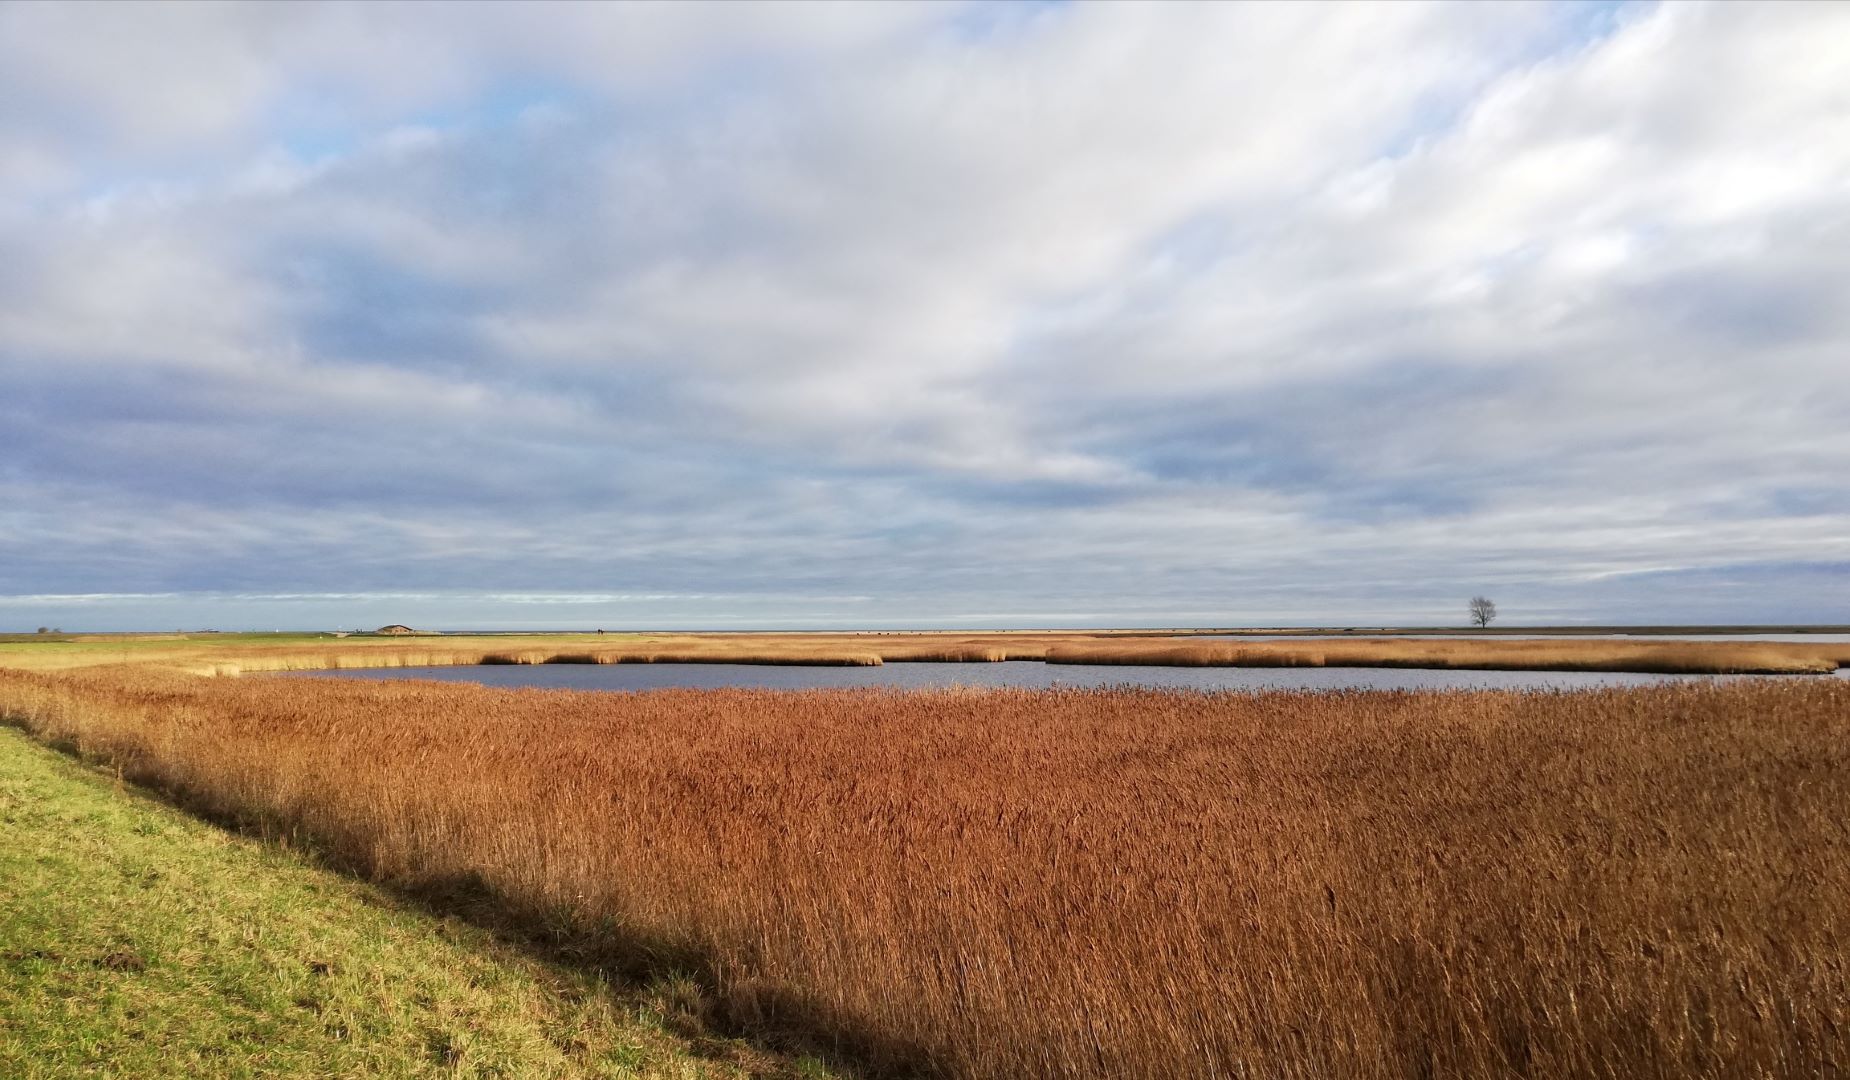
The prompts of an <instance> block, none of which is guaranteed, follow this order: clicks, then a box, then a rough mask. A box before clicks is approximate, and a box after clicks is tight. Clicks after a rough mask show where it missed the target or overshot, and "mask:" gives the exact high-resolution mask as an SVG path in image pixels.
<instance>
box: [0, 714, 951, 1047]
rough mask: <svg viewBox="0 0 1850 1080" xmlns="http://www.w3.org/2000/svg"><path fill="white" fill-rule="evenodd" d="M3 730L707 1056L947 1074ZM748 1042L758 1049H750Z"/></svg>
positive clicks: (804, 1002)
mask: <svg viewBox="0 0 1850 1080" xmlns="http://www.w3.org/2000/svg"><path fill="white" fill-rule="evenodd" d="M0 726H4V727H10V728H13V729H16V730H18V731H21V732H24V733H25V734H26V735H27V736H28V737H30V738H31V739H32V740H33V741H34V742H35V743H36V744H37V745H39V746H44V747H47V748H48V749H51V750H55V751H57V752H58V753H60V754H63V755H64V756H66V757H67V758H70V759H71V760H73V761H75V762H77V763H78V764H80V765H83V766H86V767H88V768H91V769H95V770H97V771H98V773H99V775H100V777H102V778H106V779H109V780H111V781H113V782H116V783H121V784H126V785H128V786H129V787H130V788H131V789H132V790H134V791H136V792H139V793H141V794H143V795H146V796H148V797H150V798H152V799H155V800H156V801H159V802H161V803H163V804H165V805H167V806H170V807H174V808H176V809H179V810H181V811H183V812H185V813H187V814H188V815H190V816H192V817H194V818H196V819H198V820H201V821H204V822H207V823H209V824H211V825H212V826H214V827H216V828H219V829H222V830H224V831H226V832H229V833H232V834H235V835H238V836H241V837H246V838H249V839H254V840H258V841H260V842H263V843H266V844H270V845H272V846H276V847H280V848H282V849H284V850H287V851H289V852H290V853H291V854H294V855H297V856H299V857H301V858H303V859H305V860H306V861H308V862H309V863H310V864H311V865H314V866H316V867H318V868H320V869H324V870H328V871H331V872H333V873H337V874H339V875H341V876H343V877H346V878H349V879H352V880H357V881H360V882H363V883H365V884H366V885H367V886H368V887H369V888H370V889H371V890H372V894H371V897H369V899H376V902H378V903H381V904H383V905H389V906H391V907H392V908H393V909H395V910H400V911H406V912H410V913H413V914H417V915H421V916H425V917H431V918H437V919H443V918H451V919H457V920H460V921H462V922H465V923H467V924H469V925H471V926H474V927H476V928H478V929H481V930H483V931H486V932H487V933H489V934H490V935H491V936H493V937H494V938H495V939H496V940H497V941H499V942H501V943H502V944H504V945H507V946H510V947H513V948H515V949H517V950H518V951H520V952H521V953H523V954H525V955H526V956H528V957H530V958H533V959H535V960H538V961H540V962H542V963H544V964H546V965H549V966H552V967H554V968H561V969H569V970H572V971H577V972H583V973H588V974H591V975H594V976H596V977H597V979H598V981H599V982H600V983H601V984H602V985H604V986H605V987H607V993H609V994H610V995H611V997H612V999H613V1004H618V1005H621V1006H624V1007H627V1008H630V1009H634V1010H639V1011H644V1012H653V1013H654V1014H655V1015H656V1016H657V1017H659V1021H660V1024H661V1026H662V1027H663V1028H665V1029H666V1030H668V1031H670V1032H672V1033H673V1034H675V1035H678V1036H680V1037H681V1038H682V1039H684V1040H686V1042H687V1044H688V1049H689V1051H690V1052H691V1053H693V1054H694V1055H696V1056H698V1057H701V1058H704V1059H706V1060H709V1061H713V1062H715V1063H723V1064H728V1065H732V1066H736V1067H741V1068H744V1069H746V1070H747V1071H749V1072H750V1073H751V1074H752V1075H754V1076H763V1077H771V1078H798V1077H812V1076H814V1075H815V1070H814V1068H813V1062H814V1061H820V1062H822V1063H825V1064H826V1065H827V1067H828V1068H829V1069H830V1070H832V1071H833V1072H835V1073H836V1074H838V1075H842V1076H850V1077H869V1078H872V1077H881V1078H885V1077H893V1078H913V1077H931V1076H936V1075H940V1074H941V1073H942V1071H943V1070H942V1069H941V1068H939V1067H938V1065H937V1063H936V1062H935V1061H934V1060H933V1058H932V1056H931V1055H930V1054H929V1053H928V1052H927V1051H926V1050H925V1049H924V1048H923V1047H921V1046H917V1045H914V1044H910V1043H907V1042H904V1041H901V1040H896V1039H891V1038H887V1037H883V1036H880V1035H877V1034H874V1033H871V1032H868V1031H865V1030H862V1029H861V1028H859V1027H858V1026H857V1025H856V1023H855V1022H854V1020H853V1018H851V1017H847V1016H843V1015H841V1014H840V1013H839V1012H837V1011H836V1010H832V1009H830V1008H829V1007H827V1006H826V1005H823V1004H821V1003H818V1002H816V1001H813V1000H811V999H809V998H806V997H805V996H804V995H802V994H800V993H798V992H796V991H795V990H793V989H792V988H789V987H785V986H780V985H776V984H773V983H771V982H768V981H763V980H745V981H743V982H737V983H735V984H734V985H732V986H728V987H722V986H721V981H720V979H719V977H718V963H717V958H716V957H714V956H713V955H711V954H710V953H708V952H706V951H704V950H701V949H698V948H692V947H689V946H688V945H687V944H685V943H682V942H671V941H668V940H665V939H661V938H656V937H651V936H648V935H644V934H638V933H636V932H634V931H631V930H627V929H619V928H617V927H615V926H614V925H600V926H595V927H587V926H584V925H582V923H577V922H573V921H570V920H567V919H565V918H562V917H561V916H560V915H559V914H558V913H556V912H546V911H539V910H535V909H533V908H532V907H530V906H528V905H523V904H521V903H518V902H516V901H514V900H512V899H510V898H508V897H506V896H504V895H502V894H500V893H498V892H497V891H496V890H495V889H493V888H492V887H490V886H489V885H488V884H487V883H485V882H484V881H483V880H482V879H481V878H480V877H479V876H477V875H474V874H465V875H457V876H451V877H441V878H431V879H426V880H423V881H420V882H418V883H415V884H405V883H400V882H391V881H381V880H378V879H376V878H374V877H372V876H371V875H370V874H369V873H367V867H366V866H365V865H364V864H363V863H362V862H360V861H358V860H353V859H347V858H342V857H340V856H339V855H337V854H335V853H333V852H332V851H330V850H329V849H327V848H325V847H324V846H322V844H321V843H320V842H319V841H320V838H317V837H313V836H309V835H306V834H304V833H303V832H301V831H300V830H299V829H298V828H296V826H295V825H294V824H293V823H291V822H288V821H286V820H282V819H280V818H276V817H270V816H263V817H259V818H252V817H249V816H247V815H237V814H228V813H225V812H223V811H222V810H221V809H220V808H219V807H217V806H215V805H213V804H212V803H211V802H210V800H208V799H205V798H203V797H200V796H197V795H194V794H192V793H191V792H188V791H186V790H184V789H177V788H174V787H172V786H171V785H167V784H163V783H161V782H159V780H158V778H156V777H152V776H148V775H142V774H141V770H137V769H135V768H133V767H132V766H128V767H120V766H119V763H118V762H115V761H113V760H111V759H109V758H107V757H103V756H98V755H94V754H90V753H88V752H86V751H85V750H84V749H83V748H82V747H81V746H80V745H78V744H77V743H76V742H74V741H73V740H71V739H63V738H61V739H43V738H40V737H39V735H38V734H37V733H36V732H34V731H33V729H32V728H31V727H30V726H29V725H28V724H27V723H26V722H24V721H23V720H21V719H20V718H18V717H14V716H0ZM741 1043H742V1044H744V1045H745V1046H746V1047H749V1048H750V1050H751V1051H754V1052H753V1053H749V1054H742V1053H741V1052H740V1046H739V1044H741ZM806 1059H810V1060H806Z"/></svg>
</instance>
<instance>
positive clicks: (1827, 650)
mask: <svg viewBox="0 0 1850 1080" xmlns="http://www.w3.org/2000/svg"><path fill="white" fill-rule="evenodd" d="M1839 656H1843V657H1844V658H1845V659H1847V660H1850V645H1845V644H1842V643H1816V644H1814V643H1791V644H1788V643H1784V642H1755V641H1674V640H1673V641H1662V642H1654V641H1615V640H1610V639H1599V640H1567V641H1558V640H1549V639H1539V638H1486V639H1462V640H1461V639H1450V638H1367V639H1359V640H1350V639H1340V640H1329V639H1318V640H1298V641H1253V642H1238V643H1235V642H1225V641H1202V640H1194V641H1189V640H1177V639H1171V640H1157V641H1151V640H1144V641H1137V640H1122V641H1113V642H1087V643H1079V644H1061V645H1055V646H1052V647H1050V648H1049V649H1048V650H1047V652H1046V654H1045V659H1046V661H1047V662H1048V663H1050V664H1152V665H1158V666H1169V667H1396V668H1452V669H1473V670H1518V671H1642V672H1658V673H1663V674H1683V675H1794V674H1818V673H1823V672H1830V671H1835V670H1837V667H1838V657H1839Z"/></svg>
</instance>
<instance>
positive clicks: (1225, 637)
mask: <svg viewBox="0 0 1850 1080" xmlns="http://www.w3.org/2000/svg"><path fill="white" fill-rule="evenodd" d="M1188 636H1189V637H1191V638H1202V639H1207V640H1211V641H1294V640H1296V641H1302V640H1307V639H1337V640H1340V639H1342V638H1405V639H1407V640H1409V641H1424V640H1428V639H1434V638H1436V639H1439V640H1442V641H1444V640H1452V639H1457V640H1459V641H1470V640H1477V641H1516V640H1520V639H1528V640H1548V641H1643V642H1653V641H1664V642H1670V641H1796V642H1800V643H1812V644H1829V643H1834V642H1850V634H1525V633H1521V632H1518V631H1507V632H1503V633H1494V634H1473V633H1469V632H1466V633H1460V634H1408V633H1406V632H1404V631H1393V630H1381V631H1372V630H1357V631H1356V632H1355V633H1352V634H1190V635H1188Z"/></svg>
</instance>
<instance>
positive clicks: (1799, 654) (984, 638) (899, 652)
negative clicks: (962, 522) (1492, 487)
mask: <svg viewBox="0 0 1850 1080" xmlns="http://www.w3.org/2000/svg"><path fill="white" fill-rule="evenodd" d="M112 641H114V642H116V643H120V644H121V645H122V648H120V649H111V648H109V647H108V645H109V644H111V643H112V642H109V641H103V640H101V639H97V640H94V641H91V642H88V643H85V644H69V643H63V642H47V643H43V644H34V645H31V646H27V645H9V646H5V650H6V651H0V667H23V668H31V669H36V670H59V669H65V668H73V667H84V666H95V665H100V664H110V663H122V662H124V661H128V660H135V661H138V662H141V663H158V664H162V665H165V666H169V667H173V668H176V669H178V670H183V671H189V672H193V673H195V674H220V675H235V674H239V673H242V672H259V671H303V670H319V669H324V668H362V667H432V666H454V665H470V664H546V663H568V664H646V663H663V664H665V663H715V664H824V665H844V664H845V665H865V664H881V663H901V662H908V661H913V662H918V661H936V662H945V663H985V662H996V661H1002V660H1047V661H1050V662H1053V663H1062V664H1162V665H1187V666H1209V667H1213V666H1245V667H1426V668H1501V669H1512V670H1552V671H1647V672H1668V673H1684V674H1704V673H1707V674H1727V673H1759V674H1785V673H1803V672H1827V671H1831V670H1833V669H1835V668H1836V667H1837V666H1838V665H1839V664H1840V663H1850V642H1842V641H1839V642H1831V641H1821V642H1760V641H1678V640H1675V639H1657V640H1653V639H1650V638H1639V639H1612V638H1585V639H1570V640H1550V639H1539V638H1511V637H1490V638H1468V639H1459V638H1436V637H1424V638H1393V637H1377V638H1323V639H1318V638H1296V639H1289V640H1273V641H1260V640H1251V639H1237V640H1215V639H1212V638H1202V637H1186V636H1176V635H1158V634H1149V633H1145V634H1137V633H1127V632H1103V631H1101V632H1086V633H1080V632H1070V633H1068V632H1052V631H1033V632H1009V633H973V634H961V633H904V634H844V633H831V634H622V635H619V634H611V635H598V634H543V635H542V634H536V635H493V636H467V635H457V636H444V637H434V636H433V637H416V638H403V637H400V638H392V637H349V638H335V637H332V636H325V637H307V636H304V637H300V638H293V639H291V638H283V639H281V640H274V641H272V640H266V639H262V638H256V639H251V638H237V639H230V640H212V639H198V638H194V639H185V640H156V639H131V638H128V637H124V638H122V639H112Z"/></svg>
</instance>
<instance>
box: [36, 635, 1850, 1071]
mask: <svg viewBox="0 0 1850 1080" xmlns="http://www.w3.org/2000/svg"><path fill="white" fill-rule="evenodd" d="M0 703H4V705H5V706H6V707H7V708H8V709H9V710H10V711H12V712H13V713H14V714H16V715H18V716H20V717H22V718H23V720H24V722H25V723H26V724H28V725H29V726H30V727H31V728H32V729H33V730H35V731H36V732H38V733H39V734H40V735H41V736H42V737H45V738H54V739H68V740H72V741H74V742H75V743H77V744H79V745H81V746H82V747H84V748H85V749H86V750H87V751H89V752H92V753H95V754H98V755H102V756H104V757H106V758H108V759H110V760H112V761H115V762H117V763H118V764H119V766H120V767H121V768H122V769H123V770H124V772H125V773H126V774H127V775H128V776H130V777H131V778H137V779H141V780H145V781H147V782H148V783H150V784H154V785H157V786H159V787H161V788H163V789H165V790H168V791H170V792H174V793H177V794H178V795H179V796H180V797H183V798H185V799H186V800H188V801H189V802H191V803H192V804H193V805H196V806H200V807H203V808H204V809H206V810H207V811H208V812H210V813H212V814H215V815H220V816H224V817H229V818H235V819H238V820H241V821H244V822H245V823H247V824H249V825H251V826H253V827H256V828H260V829H262V830H265V831H267V832H268V833H269V834H271V835H275V836H281V837H292V838H298V839H299V838H310V839H312V840H313V841H314V842H315V843H316V844H318V845H320V846H321V847H322V848H323V849H324V850H325V851H326V852H327V853H328V855H329V857H331V858H336V859H338V860H339V861H340V862H341V863H343V864H344V865H347V866H350V867H352V868H354V869H355V870H356V871H358V872H359V873H361V874H364V875H366V876H368V877H371V878H375V879H378V880H381V881H386V882H391V883H394V884H396V885H399V886H403V887H407V888H412V889H425V888H451V887H455V885H456V883H459V882H460V883H466V885H467V887H468V888H470V889H474V890H479V891H480V892H481V893H482V894H483V895H485V896H487V897H489V898H492V902H493V904H495V905H496V906H497V908H498V909H499V910H501V911H503V912H505V913H506V914H507V915H508V917H509V918H511V919H516V920H523V921H525V922H527V923H530V924H532V925H544V926H550V927H555V928H557V932H558V933H560V934H562V935H564V936H566V937H567V938H568V939H570V940H573V941H575V942H577V943H578V944H579V947H581V948H582V950H583V951H584V953H585V954H586V955H588V956H596V957H598V958H599V959H600V961H601V962H604V963H608V964H612V965H615V966H617V967H620V968H621V967H628V968H632V969H634V970H636V971H649V970H656V969H659V968H661V967H663V966H671V967H675V968H679V969H683V970H686V971H689V972H692V973H693V974H694V977H695V979H696V981H697V982H698V984H699V985H700V986H701V987H702V988H703V990H704V994H705V996H704V998H703V1002H704V1004H703V1008H705V1009H707V1010H709V1011H710V1012H711V1013H712V1015H714V1016H715V1017H716V1018H718V1020H719V1021H720V1022H722V1023H725V1024H728V1025H731V1026H732V1027H733V1028H735V1029H737V1030H742V1031H751V1032H756V1033H758V1034H760V1035H762V1036H764V1037H766V1038H771V1039H774V1040H792V1041H808V1042H820V1043H823V1044H828V1045H832V1046H835V1047H838V1048H840V1049H841V1050H842V1051H852V1052H853V1054H854V1055H856V1056H857V1057H858V1058H859V1059H860V1060H862V1061H863V1062H865V1063H867V1064H868V1066H869V1067H870V1068H871V1069H873V1070H875V1071H877V1072H881V1073H899V1072H904V1071H906V1070H910V1069H923V1070H928V1071H934V1072H938V1073H943V1074H947V1075H952V1076H960V1077H979V1076H981V1077H993V1076H1015V1077H1074V1078H1078V1077H1086V1078H1103V1077H1122V1078H1144V1077H1147V1078H1156V1077H1172V1076H1177V1075H1189V1076H1228V1077H1235V1076H1249V1075H1260V1076H1276V1077H1327V1076H1347V1077H1357V1078H1372V1077H1430V1076H1465V1075H1470V1076H1512V1075H1531V1076H1561V1077H1578V1076H1587V1077H1593V1076H1600V1077H1621V1076H1623V1077H1639V1078H1651V1077H1664V1078H1668V1077H1689V1076H1714V1077H1749V1076H1809V1075H1826V1074H1833V1073H1841V1072H1842V1071H1843V1070H1844V1068H1845V1067H1846V1065H1847V1064H1850V1044H1847V1042H1846V1040H1847V1038H1850V974H1847V972H1846V966H1845V963H1844V956H1845V943H1846V940H1850V829H1846V826H1845V821H1844V815H1843V807H1844V806H1845V805H1850V685H1846V684H1844V683H1842V682H1839V681H1836V680H1796V681H1792V682H1778V683H1771V682H1769V683H1742V684H1729V685H1721V686H1713V685H1709V686H1670V687H1660V688H1648V689H1631V690H1615V691H1600V692H1591V693H1576V694H1514V693H1493V692H1473V693H1425V694H1415V693H1369V694H1355V693H1350V694H1299V693H1274V694H1261V695H1213V694H1195V693H1163V692H1153V691H1122V690H1116V691H1085V692H1080V691H1054V692H1028V691H1002V692H987V693H969V692H929V693H915V694H887V693H879V692H851V691H850V692H843V691H835V692H808V693H774V692H762V691H718V692H662V693H654V694H643V695H607V694H574V693H563V692H540V691H497V690H490V689H487V688H483V687H472V686H438V685H435V684H431V683H399V684H375V683H345V682H336V681H328V682H312V683H310V682H299V681H290V682H287V683H285V682H284V681H282V680H273V679H199V678H190V677H187V676H183V675H178V674H173V673H161V672H156V671H150V670H138V671H128V670H98V671H94V672H78V673H67V674H61V675H56V676H43V675H29V674H20V673H9V672H0Z"/></svg>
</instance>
